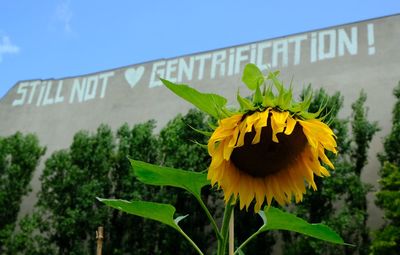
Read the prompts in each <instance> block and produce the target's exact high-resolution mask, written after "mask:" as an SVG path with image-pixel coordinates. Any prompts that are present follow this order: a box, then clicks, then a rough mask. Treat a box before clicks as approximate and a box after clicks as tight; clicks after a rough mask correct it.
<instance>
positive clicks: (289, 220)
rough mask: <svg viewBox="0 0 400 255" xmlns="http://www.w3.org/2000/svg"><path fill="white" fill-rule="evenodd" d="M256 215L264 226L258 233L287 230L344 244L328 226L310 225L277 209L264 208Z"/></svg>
mask: <svg viewBox="0 0 400 255" xmlns="http://www.w3.org/2000/svg"><path fill="white" fill-rule="evenodd" d="M258 214H259V215H260V216H261V218H262V220H263V222H264V225H263V226H262V227H261V228H260V229H259V230H258V232H260V233H261V232H265V231H267V230H288V231H293V232H297V233H300V234H303V235H307V236H311V237H314V238H316V239H320V240H323V241H326V242H330V243H334V244H342V245H345V244H346V243H345V242H344V241H343V239H342V238H341V237H340V236H339V235H338V234H337V233H336V232H335V231H333V230H332V229H331V228H329V227H328V226H326V225H324V224H320V223H318V224H310V223H308V222H306V221H305V220H303V219H301V218H299V217H297V216H295V215H293V214H290V213H287V212H284V211H282V210H280V209H278V208H275V207H269V208H268V207H265V208H264V211H260V212H259V213H258Z"/></svg>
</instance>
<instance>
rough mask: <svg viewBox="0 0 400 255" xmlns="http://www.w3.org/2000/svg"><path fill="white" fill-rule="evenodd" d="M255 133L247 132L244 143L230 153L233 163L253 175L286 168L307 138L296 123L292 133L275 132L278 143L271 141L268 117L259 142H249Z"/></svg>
mask: <svg viewBox="0 0 400 255" xmlns="http://www.w3.org/2000/svg"><path fill="white" fill-rule="evenodd" d="M255 134H256V132H255V131H254V129H253V131H252V132H249V133H247V134H246V135H245V137H244V145H243V146H242V147H237V148H235V149H234V150H233V152H232V155H231V161H232V162H233V164H234V165H235V166H236V167H237V168H238V169H239V170H240V171H243V172H245V173H247V174H249V175H251V176H253V177H265V176H268V175H271V174H275V173H277V172H279V171H281V170H283V169H285V168H287V167H288V166H289V165H290V164H293V163H294V161H295V160H296V157H297V156H298V155H299V154H300V153H301V152H302V151H303V149H304V147H305V145H306V144H307V138H306V137H305V135H304V134H303V131H302V128H301V126H300V125H299V124H298V123H296V126H295V128H294V130H293V132H292V134H290V135H285V134H284V133H279V134H277V137H278V140H279V143H275V142H273V141H272V129H271V124H270V119H268V125H267V126H266V127H264V128H262V129H261V139H260V143H258V144H251V142H252V141H253V138H254V136H255Z"/></svg>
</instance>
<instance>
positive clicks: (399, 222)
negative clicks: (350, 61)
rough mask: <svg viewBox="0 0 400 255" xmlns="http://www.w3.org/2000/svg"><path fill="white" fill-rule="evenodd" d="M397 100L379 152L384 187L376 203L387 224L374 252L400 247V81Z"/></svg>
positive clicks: (381, 186)
mask: <svg viewBox="0 0 400 255" xmlns="http://www.w3.org/2000/svg"><path fill="white" fill-rule="evenodd" d="M393 94H394V96H395V97H396V99H397V102H396V104H395V106H394V108H393V120H392V130H391V132H390V134H389V135H388V136H387V137H386V139H385V142H384V152H383V153H382V154H380V155H378V156H379V160H380V162H381V165H382V168H381V169H380V171H379V174H380V176H381V179H380V181H379V184H380V190H379V191H378V192H377V194H376V201H375V202H376V204H377V205H378V206H379V207H381V208H382V209H383V211H384V219H385V225H384V226H383V227H382V229H380V230H379V231H377V232H376V233H375V240H374V241H373V243H372V246H371V253H372V254H379V255H380V254H396V253H398V252H399V250H400V147H399V145H400V82H399V84H398V86H397V88H395V90H394V93H393Z"/></svg>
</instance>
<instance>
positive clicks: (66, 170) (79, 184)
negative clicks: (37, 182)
mask: <svg viewBox="0 0 400 255" xmlns="http://www.w3.org/2000/svg"><path fill="white" fill-rule="evenodd" d="M114 147H115V145H114V140H113V134H112V132H111V130H110V128H109V127H107V126H103V125H102V126H100V127H99V128H98V130H97V133H96V134H95V135H93V136H91V135H90V134H89V133H88V132H83V131H82V132H79V133H77V134H76V135H75V136H74V140H73V143H72V145H71V147H70V149H69V150H62V151H58V152H55V153H53V154H52V155H51V157H50V158H49V159H48V160H47V161H46V167H45V169H44V171H43V175H42V176H41V178H40V179H41V181H42V190H41V192H40V193H39V200H38V203H37V206H36V208H37V210H38V212H39V213H40V216H41V218H40V220H41V223H42V224H40V231H41V233H42V234H43V235H44V236H45V237H47V238H48V240H49V242H50V243H52V244H54V246H55V247H56V251H55V253H57V254H90V253H91V254H93V253H94V251H95V249H94V245H91V244H94V243H95V236H94V231H95V230H96V229H97V227H98V226H100V225H103V224H104V223H105V222H107V219H108V216H109V210H108V209H107V208H105V207H103V206H101V205H99V204H97V203H96V199H95V196H100V197H109V196H110V194H111V190H112V185H111V181H110V179H109V172H110V169H111V167H112V164H111V162H112V159H113V149H114Z"/></svg>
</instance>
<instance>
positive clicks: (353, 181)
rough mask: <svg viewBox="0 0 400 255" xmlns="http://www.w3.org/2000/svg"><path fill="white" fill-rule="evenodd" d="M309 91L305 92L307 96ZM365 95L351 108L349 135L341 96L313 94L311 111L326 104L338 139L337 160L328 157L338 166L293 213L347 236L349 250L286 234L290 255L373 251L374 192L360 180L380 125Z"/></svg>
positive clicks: (319, 182) (336, 94)
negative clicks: (370, 201)
mask: <svg viewBox="0 0 400 255" xmlns="http://www.w3.org/2000/svg"><path fill="white" fill-rule="evenodd" d="M309 90H310V89H308V91H307V90H305V91H304V92H303V97H305V96H306V95H307V94H309V92H310V91H309ZM365 101H366V95H365V93H363V92H361V93H360V96H359V98H358V99H357V101H356V102H355V103H353V105H352V110H353V113H352V119H351V121H350V125H351V127H352V129H351V130H352V133H351V134H349V131H348V130H349V127H348V126H349V122H348V121H347V120H341V119H339V118H338V113H339V110H340V109H341V107H342V105H343V97H342V96H341V95H340V93H335V94H334V95H332V96H329V95H328V94H327V93H326V92H325V91H324V90H323V89H320V90H318V91H315V92H314V97H313V100H312V102H311V105H310V111H311V112H316V111H318V110H320V109H321V105H326V107H325V108H324V109H323V110H322V111H321V113H320V116H324V117H325V119H326V121H328V122H329V123H330V127H331V128H332V129H333V130H334V132H335V134H336V135H337V143H338V151H339V154H338V155H337V156H334V155H329V157H330V159H331V160H332V161H333V163H334V165H335V170H333V171H331V175H332V176H331V177H329V178H319V177H316V178H315V181H316V184H317V187H318V190H317V191H316V192H307V194H306V196H305V197H304V200H303V202H302V203H300V204H298V205H297V206H296V207H295V209H294V211H295V212H296V214H298V215H300V217H301V218H305V219H308V221H310V222H312V223H317V222H322V223H325V224H327V225H328V226H331V227H332V228H333V229H334V230H335V231H337V232H338V233H339V235H340V236H341V237H343V239H344V241H345V242H346V243H350V244H354V245H355V247H350V246H342V247H338V246H333V245H330V244H327V243H323V242H320V241H315V240H312V239H310V238H307V237H303V236H299V235H293V234H289V233H284V234H283V235H284V240H285V244H284V253H285V254H298V253H302V254H367V253H368V246H369V242H370V240H369V231H368V228H367V227H366V221H367V217H368V215H367V201H366V195H367V193H368V192H369V191H371V185H368V184H365V183H363V182H362V181H361V177H360V175H361V173H362V170H363V167H364V166H365V165H366V163H367V153H368V147H369V144H370V142H371V139H372V137H373V135H374V134H375V133H376V132H377V131H378V130H379V129H378V126H377V123H375V122H370V121H368V119H367V110H366V108H365V106H364V103H365Z"/></svg>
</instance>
